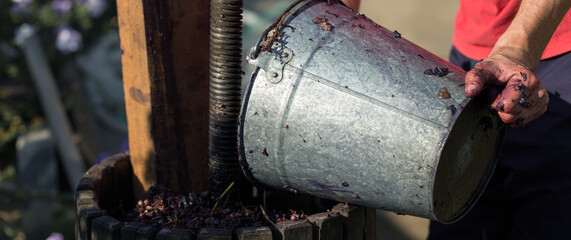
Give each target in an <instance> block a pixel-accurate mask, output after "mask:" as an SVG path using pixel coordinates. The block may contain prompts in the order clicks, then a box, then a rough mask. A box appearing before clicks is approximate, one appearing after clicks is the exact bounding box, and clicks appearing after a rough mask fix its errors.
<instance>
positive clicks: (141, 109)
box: [117, 0, 209, 198]
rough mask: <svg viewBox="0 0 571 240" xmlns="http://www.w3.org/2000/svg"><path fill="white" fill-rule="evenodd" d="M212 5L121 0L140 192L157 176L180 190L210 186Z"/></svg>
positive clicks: (127, 95)
mask: <svg viewBox="0 0 571 240" xmlns="http://www.w3.org/2000/svg"><path fill="white" fill-rule="evenodd" d="M208 6H209V1H207V0H198V1H184V0H176V1H166V0H157V1H152V0H142V1H141V0H119V1H117V8H118V9H117V10H118V19H119V33H120V38H121V49H122V58H121V59H122V65H123V81H124V91H125V102H126V110H127V121H128V124H129V146H130V154H131V162H132V165H133V172H134V175H135V176H136V180H135V181H134V182H133V184H134V186H133V187H134V189H135V194H136V195H137V196H138V198H142V197H143V195H144V192H145V190H147V189H148V188H149V187H151V186H153V185H155V184H157V183H161V184H164V185H166V186H168V187H169V188H171V189H172V190H174V191H191V190H195V191H202V190H204V189H205V186H206V183H207V179H208V140H207V139H208V49H209V37H208V36H209V35H208V32H209V12H208ZM153 140H154V141H153ZM191 176H192V177H191Z"/></svg>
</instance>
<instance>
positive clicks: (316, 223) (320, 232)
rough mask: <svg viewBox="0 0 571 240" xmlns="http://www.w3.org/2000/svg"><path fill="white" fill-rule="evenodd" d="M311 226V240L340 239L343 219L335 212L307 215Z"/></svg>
mask: <svg viewBox="0 0 571 240" xmlns="http://www.w3.org/2000/svg"><path fill="white" fill-rule="evenodd" d="M307 220H308V221H309V222H310V223H311V224H312V226H313V240H342V239H343V219H342V218H341V216H340V215H339V214H337V213H329V212H322V213H317V214H313V215H310V216H308V217H307Z"/></svg>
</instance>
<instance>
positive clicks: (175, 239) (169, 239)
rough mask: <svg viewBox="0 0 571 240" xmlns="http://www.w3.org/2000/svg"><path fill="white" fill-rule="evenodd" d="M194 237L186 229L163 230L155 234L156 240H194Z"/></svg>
mask: <svg viewBox="0 0 571 240" xmlns="http://www.w3.org/2000/svg"><path fill="white" fill-rule="evenodd" d="M195 239H196V235H194V234H192V233H191V232H190V230H188V229H176V228H175V229H168V228H163V229H161V230H160V231H159V233H157V240H195Z"/></svg>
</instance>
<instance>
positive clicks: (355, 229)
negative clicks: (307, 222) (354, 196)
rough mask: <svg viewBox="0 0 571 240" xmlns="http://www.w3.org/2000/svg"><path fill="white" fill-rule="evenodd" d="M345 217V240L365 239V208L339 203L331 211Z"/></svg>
mask: <svg viewBox="0 0 571 240" xmlns="http://www.w3.org/2000/svg"><path fill="white" fill-rule="evenodd" d="M331 212H333V213H337V214H339V215H341V216H342V217H343V239H347V240H349V239H365V208H364V207H356V206H350V205H346V204H344V203H339V204H337V205H335V206H334V207H333V209H331Z"/></svg>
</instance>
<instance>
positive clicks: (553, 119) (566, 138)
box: [428, 48, 571, 240]
mask: <svg viewBox="0 0 571 240" xmlns="http://www.w3.org/2000/svg"><path fill="white" fill-rule="evenodd" d="M450 61H451V62H452V63H453V64H455V65H457V66H459V67H461V68H463V69H464V70H470V69H471V68H473V67H474V65H475V64H476V63H477V61H476V60H473V59H469V58H467V57H465V56H464V55H462V54H461V53H460V52H458V51H457V50H456V49H455V48H453V49H452V51H451V53H450ZM535 72H536V74H537V75H538V76H539V78H540V79H541V81H542V82H543V85H544V86H545V87H546V88H547V90H548V92H549V105H548V108H547V112H546V113H545V114H544V115H543V116H541V117H540V118H538V119H536V120H535V121H532V122H531V123H529V124H528V125H526V126H524V127H521V128H508V130H507V132H506V137H505V142H504V147H503V149H502V151H501V154H500V160H499V163H498V166H497V168H496V170H495V172H494V175H493V177H492V179H491V180H490V183H489V184H488V186H487V188H486V190H485V191H484V193H483V195H482V196H481V198H480V199H479V200H478V202H477V203H476V205H475V206H474V208H473V209H472V210H471V211H470V212H469V213H468V214H467V215H466V216H465V217H464V218H462V219H461V220H460V221H458V222H456V223H453V224H441V223H438V222H435V221H432V222H431V224H430V234H429V237H428V239H430V240H432V239H571V52H568V53H566V54H563V55H560V56H558V57H554V58H550V59H547V60H544V61H542V62H540V63H539V64H538V65H537V67H536V68H535Z"/></svg>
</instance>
